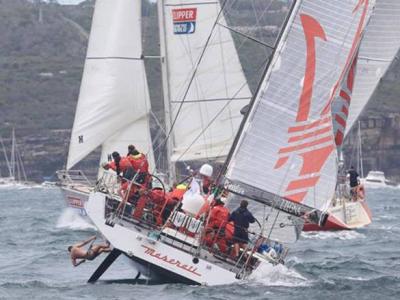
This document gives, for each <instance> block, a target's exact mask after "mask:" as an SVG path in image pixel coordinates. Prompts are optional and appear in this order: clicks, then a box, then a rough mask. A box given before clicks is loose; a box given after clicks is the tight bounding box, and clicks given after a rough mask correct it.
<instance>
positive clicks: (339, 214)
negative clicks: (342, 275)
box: [304, 0, 400, 231]
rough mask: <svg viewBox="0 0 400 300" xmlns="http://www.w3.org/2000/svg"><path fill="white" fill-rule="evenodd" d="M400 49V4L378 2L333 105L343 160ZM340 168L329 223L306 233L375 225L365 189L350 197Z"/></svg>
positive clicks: (307, 227) (309, 226)
mask: <svg viewBox="0 0 400 300" xmlns="http://www.w3.org/2000/svg"><path fill="white" fill-rule="evenodd" d="M370 5H371V4H370ZM399 48H400V2H399V1H393V0H378V1H376V4H375V7H374V11H373V13H372V16H371V18H370V20H369V22H368V24H367V25H366V29H365V32H364V34H363V36H362V40H361V44H360V46H359V50H358V52H357V54H356V55H355V57H354V58H353V62H352V65H351V68H350V69H349V71H348V73H347V75H346V78H345V80H344V81H343V82H342V84H341V86H340V93H339V95H338V96H337V97H336V99H335V101H334V103H333V105H332V117H333V119H334V123H333V125H334V130H335V143H336V149H337V151H338V157H339V158H340V157H341V149H342V146H343V140H344V138H345V137H346V136H347V135H348V134H349V132H350V129H351V128H352V127H353V125H354V124H355V122H356V120H357V118H358V117H359V116H360V114H361V112H362V110H363V109H364V107H365V105H366V104H367V103H368V101H369V100H370V99H371V97H372V95H373V93H374V91H375V89H376V88H377V86H378V84H379V82H380V79H381V78H382V77H383V76H384V75H385V73H386V71H387V69H388V68H389V66H390V64H391V63H392V61H393V60H394V59H395V57H396V55H397V52H398V50H399ZM339 166H340V170H339V174H338V185H337V189H336V195H335V197H333V198H332V201H331V203H330V206H329V208H328V212H329V218H328V222H327V223H326V225H325V226H323V227H320V226H316V225H315V224H306V225H305V226H304V230H306V231H309V230H341V229H355V228H360V227H363V226H366V225H368V224H369V223H371V220H372V219H371V212H370V210H369V208H368V205H367V203H366V199H365V191H364V187H363V186H362V185H360V186H359V187H358V189H357V191H353V192H352V193H353V195H350V193H349V188H348V187H347V186H346V174H345V173H346V171H345V168H344V164H343V161H339Z"/></svg>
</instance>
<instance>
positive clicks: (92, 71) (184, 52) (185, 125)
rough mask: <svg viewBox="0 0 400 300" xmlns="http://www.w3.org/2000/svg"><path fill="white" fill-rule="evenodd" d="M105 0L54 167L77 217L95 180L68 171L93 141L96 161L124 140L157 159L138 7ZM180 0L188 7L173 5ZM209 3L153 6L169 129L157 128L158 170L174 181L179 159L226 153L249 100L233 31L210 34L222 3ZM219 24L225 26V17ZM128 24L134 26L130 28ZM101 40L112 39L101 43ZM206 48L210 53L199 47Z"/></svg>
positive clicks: (98, 6) (98, 7) (120, 146)
mask: <svg viewBox="0 0 400 300" xmlns="http://www.w3.org/2000/svg"><path fill="white" fill-rule="evenodd" d="M104 2H107V1H101V0H99V1H97V3H96V7H95V13H94V19H93V24H92V29H91V35H90V40H89V47H88V53H87V58H86V64H85V69H84V75H83V79H82V85H81V91H80V96H79V100H78V105H77V110H76V115H75V121H74V126H73V130H72V135H71V143H70V149H69V153H68V162H67V166H66V169H67V170H68V171H60V172H58V176H59V177H60V179H61V181H62V182H64V184H63V190H64V192H65V199H66V202H67V206H69V207H72V208H76V209H78V210H79V212H80V213H81V215H86V211H85V209H84V204H85V203H86V201H87V198H88V196H89V192H90V191H91V190H92V186H93V185H92V184H91V183H90V181H89V180H88V179H87V178H86V176H85V175H84V173H83V172H82V171H79V170H71V168H72V167H73V166H74V165H76V164H77V163H78V162H79V161H80V160H82V159H83V158H84V157H85V156H86V155H87V154H89V153H90V152H91V151H93V150H94V149H96V148H97V147H98V146H100V145H101V147H102V155H101V159H100V161H101V162H105V161H108V160H110V158H111V153H112V152H113V151H117V152H119V153H125V151H126V149H127V146H128V145H129V144H134V145H135V146H136V147H137V149H139V150H140V151H142V152H143V153H145V154H146V155H147V157H148V160H149V163H150V166H151V168H150V169H152V170H155V169H156V163H157V162H158V161H159V160H160V158H158V159H156V161H155V158H154V153H153V147H152V144H154V143H152V139H151V134H150V127H149V126H150V125H149V124H150V121H151V120H150V119H151V117H152V116H153V114H152V112H151V104H150V100H149V92H148V85H147V79H146V72H145V68H144V59H146V56H143V49H142V37H141V28H142V24H141V14H140V13H141V10H140V7H138V6H136V5H135V6H134V7H131V6H132V5H133V4H130V3H129V2H135V1H126V0H120V1H118V3H113V4H111V3H109V4H105V3H104ZM185 2H187V3H186V4H187V5H191V7H192V8H191V9H190V10H184V9H182V10H179V9H174V10H171V9H170V8H171V7H173V6H175V5H178V4H182V5H183V4H184V3H185ZM206 4H207V2H205V3H201V2H200V3H199V4H192V3H191V1H168V3H163V2H162V1H159V5H158V15H159V24H160V26H159V29H160V40H161V43H160V53H161V57H160V58H161V59H160V61H161V66H162V83H163V92H164V93H163V94H164V108H165V110H164V113H165V123H166V126H165V129H164V128H161V127H160V128H158V129H157V130H158V131H161V130H162V131H165V134H166V135H168V136H169V137H170V138H168V139H167V140H168V145H167V147H166V149H167V151H168V155H167V157H168V161H167V165H168V169H167V170H161V171H162V172H165V173H168V175H169V176H168V177H169V182H170V184H172V183H173V182H174V181H175V180H176V172H175V164H176V162H179V161H193V160H215V159H218V158H220V157H225V156H226V155H227V153H228V151H229V149H230V146H231V145H232V142H233V139H234V137H235V134H236V132H237V129H238V128H239V125H240V122H241V118H242V116H241V114H240V109H241V108H242V107H243V106H245V105H247V104H248V102H249V101H250V98H251V92H250V89H249V87H248V85H247V81H246V78H245V76H244V73H243V70H242V67H241V64H240V62H239V57H238V54H237V52H236V48H235V45H234V41H233V39H232V36H231V34H230V32H229V31H227V30H222V29H221V28H220V29H218V30H216V31H215V32H214V34H213V36H211V37H209V32H210V31H211V29H212V27H213V26H215V22H216V19H217V17H218V14H219V13H220V10H218V7H219V5H218V6H215V5H206ZM137 5H139V4H137ZM124 6H126V7H128V8H130V10H127V11H126V13H125V14H122V13H121V11H120V10H118V8H121V10H123V8H124ZM110 12H112V13H113V14H112V17H113V19H110V18H109V16H108V15H109V14H110ZM166 19H168V20H173V21H172V22H169V21H168V22H166V21H165V20H166ZM219 22H220V23H221V24H225V25H226V22H225V21H224V19H223V16H220V17H219ZM105 24H112V26H109V25H105ZM133 27H134V28H135V31H134V32H130V31H129V32H128V29H129V28H133ZM104 41H109V44H110V45H108V47H106V48H104V45H103V43H104ZM114 41H118V42H114ZM206 45H207V51H203V49H205V46H206ZM172 128H173V129H172ZM158 165H159V164H158ZM158 167H159V166H158ZM99 177H101V170H100V172H99Z"/></svg>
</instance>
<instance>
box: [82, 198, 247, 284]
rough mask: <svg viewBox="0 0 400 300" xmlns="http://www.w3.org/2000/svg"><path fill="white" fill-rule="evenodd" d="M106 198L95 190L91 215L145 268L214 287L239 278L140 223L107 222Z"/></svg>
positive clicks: (112, 240)
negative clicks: (176, 245) (154, 233)
mask: <svg viewBox="0 0 400 300" xmlns="http://www.w3.org/2000/svg"><path fill="white" fill-rule="evenodd" d="M105 201H106V195H105V194H103V193H100V192H97V193H91V194H90V197H89V201H88V202H87V204H86V211H87V213H88V216H89V217H90V219H91V221H92V222H93V223H94V224H95V226H96V227H97V228H98V229H99V231H100V232H101V234H102V235H103V236H104V237H105V238H106V239H107V240H108V241H109V242H110V243H111V244H112V245H113V247H114V248H116V249H118V250H120V251H121V252H122V253H124V254H125V255H126V256H128V257H129V258H131V259H132V260H134V261H135V262H137V263H139V264H140V265H141V266H142V267H144V269H146V267H147V268H149V269H150V271H152V272H154V273H156V274H157V276H160V275H161V276H162V277H164V278H166V279H168V280H170V281H173V282H180V283H186V284H199V285H210V286H211V285H223V284H231V283H234V282H237V281H238V280H239V279H238V278H236V273H235V272H233V271H230V270H228V269H225V268H222V267H220V266H218V265H216V264H213V263H212V262H210V261H207V260H205V259H203V258H202V256H201V255H199V257H194V256H193V254H191V253H189V252H185V251H182V250H180V249H177V248H175V247H172V246H170V245H169V244H167V243H165V242H161V241H159V240H157V239H155V238H152V237H151V233H152V232H151V231H147V230H144V229H142V228H139V227H137V226H133V227H131V228H127V227H125V226H121V225H120V224H115V225H114V226H110V225H107V224H106V219H105ZM209 256H212V255H211V254H209ZM149 269H147V270H149ZM150 273H151V272H150ZM146 275H148V274H146Z"/></svg>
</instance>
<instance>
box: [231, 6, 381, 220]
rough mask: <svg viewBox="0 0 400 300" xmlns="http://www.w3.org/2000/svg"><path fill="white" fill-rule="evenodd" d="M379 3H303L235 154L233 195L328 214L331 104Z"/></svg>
mask: <svg viewBox="0 0 400 300" xmlns="http://www.w3.org/2000/svg"><path fill="white" fill-rule="evenodd" d="M373 3H374V1H368V0H350V1H349V0H332V1H329V2H327V1H323V0H304V1H297V2H296V4H295V6H294V9H293V13H292V16H291V19H290V20H289V22H288V24H287V26H286V29H285V32H284V33H283V35H282V38H281V40H280V42H279V44H278V46H277V49H276V51H275V53H274V56H273V58H272V61H271V63H270V66H269V69H268V71H267V73H266V74H265V78H264V80H263V82H262V84H261V86H260V87H259V90H258V92H257V95H256V97H255V99H254V102H253V104H252V107H251V110H250V112H249V114H248V116H247V119H246V123H245V125H244V127H243V130H242V132H241V134H240V137H239V138H238V141H237V143H236V145H235V148H234V149H233V151H232V153H231V155H230V160H229V163H228V165H227V170H226V174H225V176H226V179H227V183H228V184H229V188H230V189H231V190H232V191H234V192H236V193H238V194H242V195H244V196H247V197H249V198H253V199H258V200H259V201H262V200H263V199H265V200H266V202H267V203H269V204H270V203H271V201H273V202H272V203H278V202H279V201H278V200H281V201H280V203H281V204H279V205H280V206H281V205H290V203H291V204H292V207H288V208H287V209H286V208H285V209H284V211H286V212H288V213H291V211H290V210H292V211H293V213H294V212H296V210H298V209H300V208H301V207H304V206H306V207H309V208H311V209H314V208H315V209H319V210H323V209H324V208H326V205H327V203H328V201H329V200H330V199H331V197H332V196H333V195H334V191H335V185H336V173H337V172H336V151H334V149H335V143H334V137H333V129H332V118H331V105H332V101H333V99H334V98H335V96H336V95H337V93H338V92H339V87H340V84H341V83H342V82H343V78H344V77H345V76H346V74H347V72H348V70H349V68H350V67H351V63H352V61H353V58H354V56H355V54H356V52H357V49H358V45H359V42H360V38H361V34H362V31H363V29H364V27H365V25H366V23H367V21H368V18H369V16H370V14H371V8H372V7H373ZM275 200H276V201H275ZM296 207H298V208H296ZM277 208H278V207H277ZM279 208H281V207H279Z"/></svg>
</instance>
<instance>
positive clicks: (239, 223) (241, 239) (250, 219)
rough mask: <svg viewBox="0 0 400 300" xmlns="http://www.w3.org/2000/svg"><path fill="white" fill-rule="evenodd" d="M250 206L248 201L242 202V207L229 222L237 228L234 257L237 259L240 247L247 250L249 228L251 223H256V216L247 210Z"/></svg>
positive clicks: (234, 235)
mask: <svg viewBox="0 0 400 300" xmlns="http://www.w3.org/2000/svg"><path fill="white" fill-rule="evenodd" d="M248 204H249V203H248V202H247V201H246V200H242V201H241V202H240V207H239V208H237V209H236V210H235V211H234V212H233V213H232V214H231V215H230V217H229V221H233V224H234V226H235V229H234V232H233V243H234V248H233V255H234V257H235V258H236V257H238V256H239V250H240V247H242V248H245V247H246V245H247V243H248V242H249V234H248V228H249V226H250V223H254V222H255V221H256V219H255V218H254V216H253V215H252V214H251V212H249V211H248V209H247V206H248Z"/></svg>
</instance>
